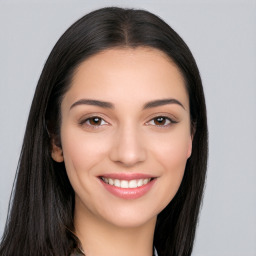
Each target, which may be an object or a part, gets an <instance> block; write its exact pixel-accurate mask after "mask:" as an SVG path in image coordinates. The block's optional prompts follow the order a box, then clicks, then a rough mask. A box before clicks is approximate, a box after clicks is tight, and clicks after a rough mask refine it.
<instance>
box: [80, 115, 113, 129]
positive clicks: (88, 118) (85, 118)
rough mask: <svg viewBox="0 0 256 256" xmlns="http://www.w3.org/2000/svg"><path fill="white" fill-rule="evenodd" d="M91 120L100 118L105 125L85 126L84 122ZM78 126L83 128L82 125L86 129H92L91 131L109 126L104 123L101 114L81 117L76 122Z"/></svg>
mask: <svg viewBox="0 0 256 256" xmlns="http://www.w3.org/2000/svg"><path fill="white" fill-rule="evenodd" d="M92 118H100V119H101V120H103V121H104V122H105V124H103V125H90V124H86V122H87V121H88V120H90V119H92ZM78 124H79V125H81V126H83V125H87V127H90V128H93V129H97V128H100V127H102V126H104V125H109V122H108V121H106V118H105V117H103V115H102V114H99V113H92V114H87V115H85V116H83V117H82V118H80V119H79V120H78Z"/></svg>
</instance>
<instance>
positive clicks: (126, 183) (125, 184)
mask: <svg viewBox="0 0 256 256" xmlns="http://www.w3.org/2000/svg"><path fill="white" fill-rule="evenodd" d="M120 187H121V188H129V183H128V181H127V180H121V186H120Z"/></svg>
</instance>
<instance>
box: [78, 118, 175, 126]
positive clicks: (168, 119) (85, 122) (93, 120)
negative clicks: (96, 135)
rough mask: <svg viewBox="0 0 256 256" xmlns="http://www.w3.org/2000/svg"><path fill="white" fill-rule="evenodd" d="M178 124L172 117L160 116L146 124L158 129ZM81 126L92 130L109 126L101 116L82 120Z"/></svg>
mask: <svg viewBox="0 0 256 256" xmlns="http://www.w3.org/2000/svg"><path fill="white" fill-rule="evenodd" d="M157 119H158V120H157ZM91 121H92V122H94V124H92V123H90V122H91ZM97 122H99V123H100V124H97ZM102 122H103V124H102ZM152 122H154V124H152ZM156 122H164V124H156ZM166 122H168V123H167V124H166ZM176 123H177V121H174V120H173V119H171V118H170V117H167V116H164V115H162V116H161V115H160V116H156V117H154V118H152V119H150V120H149V121H148V122H146V125H152V126H157V127H160V128H166V127H169V126H171V125H172V124H176ZM79 124H80V125H81V126H82V125H86V126H87V127H90V128H92V129H98V128H100V127H101V126H104V125H108V122H106V121H105V120H104V119H103V118H102V117H100V116H91V117H89V118H86V119H84V120H82V121H81V122H80V123H79Z"/></svg>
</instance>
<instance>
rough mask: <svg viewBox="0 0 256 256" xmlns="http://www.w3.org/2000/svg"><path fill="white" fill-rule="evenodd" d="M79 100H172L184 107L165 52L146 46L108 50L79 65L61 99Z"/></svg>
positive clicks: (180, 83) (181, 90) (180, 82)
mask: <svg viewBox="0 0 256 256" xmlns="http://www.w3.org/2000/svg"><path fill="white" fill-rule="evenodd" d="M82 97H85V98H88V97H89V98H90V97H91V98H97V99H102V100H107V101H110V102H118V100H119V101H120V102H131V103H134V102H140V101H150V100H154V99H156V98H158V99H162V98H168V97H176V98H178V99H179V100H181V101H182V102H183V104H184V105H185V107H188V96H187V92H186V88H185V82H184V79H183V76H182V75H181V72H180V71H179V69H178V67H177V66H176V65H175V63H174V62H173V61H172V60H171V59H170V58H169V57H168V56H167V55H166V54H165V53H163V52H162V51H160V50H157V49H153V48H148V47H138V48H113V49H108V50H105V51H103V52H100V53H98V54H95V55H93V56H92V57H90V58H88V59H86V60H85V61H84V62H82V63H81V64H80V65H79V66H78V68H77V69H76V71H75V73H74V76H73V79H72V82H71V87H70V89H69V90H68V92H67V93H66V95H65V97H64V99H65V98H68V100H69V101H75V100H78V99H79V98H82ZM70 104H71V102H70Z"/></svg>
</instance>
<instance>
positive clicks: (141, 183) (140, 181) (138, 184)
mask: <svg viewBox="0 0 256 256" xmlns="http://www.w3.org/2000/svg"><path fill="white" fill-rule="evenodd" d="M142 185H143V180H142V179H140V180H138V183H137V186H138V187H141V186H142Z"/></svg>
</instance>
